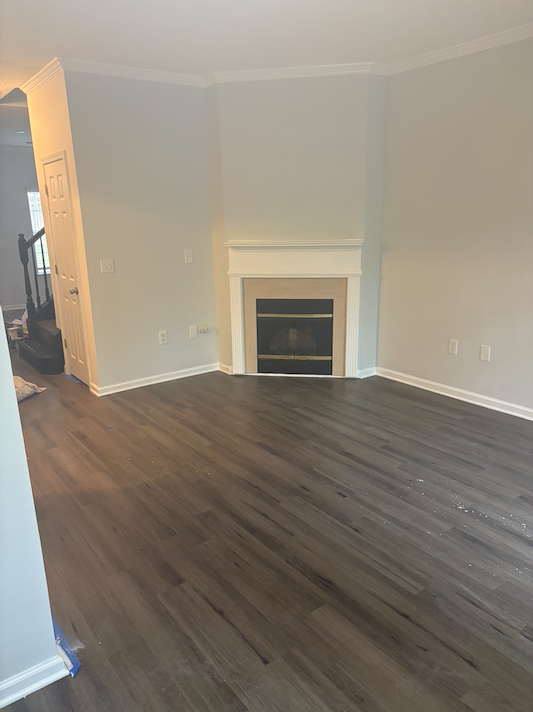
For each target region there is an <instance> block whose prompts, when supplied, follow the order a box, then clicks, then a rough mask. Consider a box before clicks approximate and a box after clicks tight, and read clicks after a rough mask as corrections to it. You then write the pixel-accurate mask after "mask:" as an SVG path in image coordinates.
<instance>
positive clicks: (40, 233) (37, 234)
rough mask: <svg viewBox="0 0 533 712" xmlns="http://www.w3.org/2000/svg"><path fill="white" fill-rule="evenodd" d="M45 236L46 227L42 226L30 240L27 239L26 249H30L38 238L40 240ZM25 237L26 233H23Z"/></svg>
mask: <svg viewBox="0 0 533 712" xmlns="http://www.w3.org/2000/svg"><path fill="white" fill-rule="evenodd" d="M43 236H44V227H42V228H41V229H40V230H39V232H36V233H35V235H34V236H33V237H30V239H29V240H26V249H28V250H29V249H30V247H31V246H32V245H34V244H35V243H36V242H37V240H40V239H41V237H43ZM19 237H20V235H19ZM23 237H24V235H23Z"/></svg>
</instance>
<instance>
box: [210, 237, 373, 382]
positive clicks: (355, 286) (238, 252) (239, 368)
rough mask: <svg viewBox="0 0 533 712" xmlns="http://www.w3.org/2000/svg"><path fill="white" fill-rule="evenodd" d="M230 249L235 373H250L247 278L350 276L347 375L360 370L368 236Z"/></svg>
mask: <svg viewBox="0 0 533 712" xmlns="http://www.w3.org/2000/svg"><path fill="white" fill-rule="evenodd" d="M224 245H225V246H226V247H227V248H228V252H229V270H228V276H229V281H230V302H231V339H232V348H233V373H235V374H244V373H245V363H244V361H245V359H244V314H243V291H242V284H243V279H254V278H256V279H265V278H267V279H268V278H272V279H276V278H278V279H279V278H301V279H309V278H345V279H346V281H347V294H346V358H345V377H347V378H355V376H356V373H357V332H358V329H357V326H358V321H359V283H360V278H361V248H362V246H363V240H361V239H351V240H232V241H228V242H225V243H224Z"/></svg>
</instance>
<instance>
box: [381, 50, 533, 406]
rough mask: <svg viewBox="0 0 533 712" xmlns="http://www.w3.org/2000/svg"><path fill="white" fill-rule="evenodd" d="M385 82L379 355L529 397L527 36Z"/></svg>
mask: <svg viewBox="0 0 533 712" xmlns="http://www.w3.org/2000/svg"><path fill="white" fill-rule="evenodd" d="M388 82H389V87H388V98H387V101H388V107H387V120H386V160H385V194H384V230H383V257H382V276H383V281H382V290H381V316H380V337H379V365H380V366H381V367H383V368H387V369H392V370H395V371H400V372H403V373H407V374H411V375H414V376H417V377H420V378H424V379H429V380H432V381H436V382H439V383H443V384H447V385H451V386H454V387H457V388H462V389H465V390H469V391H474V392H477V393H480V394H483V395H487V396H490V397H493V398H497V399H501V400H504V401H508V402H511V403H515V404H519V405H523V406H527V407H533V369H532V367H531V364H532V361H531V354H532V353H533V318H532V315H533V199H532V197H533V146H532V143H533V91H532V87H533V40H525V41H522V42H517V43H514V44H509V45H505V46H503V47H499V48H496V49H491V50H488V51H484V52H479V53H476V54H470V55H467V56H464V57H461V58H458V59H453V60H449V61H446V62H441V63H439V64H434V65H431V66H428V67H424V68H420V69H416V70H413V71H410V72H406V73H403V74H398V75H396V76H393V77H390V78H389V80H388ZM449 338H453V339H458V341H459V352H458V356H451V355H448V354H447V345H448V339H449ZM480 344H488V345H490V346H491V347H492V359H491V361H490V363H486V362H482V361H480V360H479V346H480Z"/></svg>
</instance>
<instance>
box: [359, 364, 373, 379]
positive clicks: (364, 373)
mask: <svg viewBox="0 0 533 712" xmlns="http://www.w3.org/2000/svg"><path fill="white" fill-rule="evenodd" d="M375 375H376V367H375V366H371V367H370V368H363V369H361V370H360V371H357V372H356V374H355V377H356V378H371V377H372V376H375Z"/></svg>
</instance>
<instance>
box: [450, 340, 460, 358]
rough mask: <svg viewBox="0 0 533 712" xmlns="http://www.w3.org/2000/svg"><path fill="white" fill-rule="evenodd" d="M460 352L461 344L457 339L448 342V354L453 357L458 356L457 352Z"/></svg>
mask: <svg viewBox="0 0 533 712" xmlns="http://www.w3.org/2000/svg"><path fill="white" fill-rule="evenodd" d="M458 350H459V342H458V341H457V339H449V341H448V353H449V354H451V355H452V356H457V351H458Z"/></svg>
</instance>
